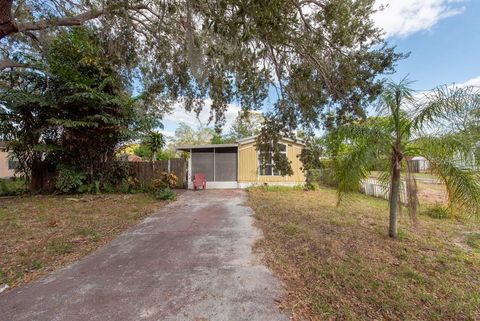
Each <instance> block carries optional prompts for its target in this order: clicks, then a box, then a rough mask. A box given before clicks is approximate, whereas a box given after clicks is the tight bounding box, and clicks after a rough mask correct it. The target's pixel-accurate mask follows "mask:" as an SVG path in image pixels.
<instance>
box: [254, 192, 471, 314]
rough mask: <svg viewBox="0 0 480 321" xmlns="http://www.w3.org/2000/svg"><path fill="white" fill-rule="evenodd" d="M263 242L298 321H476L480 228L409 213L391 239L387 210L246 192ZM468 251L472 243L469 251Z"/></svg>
mask: <svg viewBox="0 0 480 321" xmlns="http://www.w3.org/2000/svg"><path fill="white" fill-rule="evenodd" d="M249 196H250V197H249V199H250V200H249V202H250V205H251V206H252V207H253V208H254V210H255V213H256V217H257V219H258V224H259V227H261V228H262V230H263V231H264V235H265V238H264V239H263V240H261V241H259V242H258V244H257V248H258V249H259V250H260V251H262V252H264V253H265V260H266V262H267V265H268V266H269V267H270V268H272V269H273V270H274V271H275V272H276V273H277V274H278V275H279V276H280V277H281V279H283V281H284V282H285V284H286V286H287V290H288V295H287V297H286V298H285V300H284V302H283V305H284V306H285V308H287V309H290V310H291V311H292V312H293V315H294V319H295V320H305V319H306V320H476V319H480V249H479V248H477V247H476V246H472V245H471V244H474V245H475V244H477V243H476V237H475V236H472V235H476V236H478V235H479V234H473V233H476V232H478V230H479V229H480V227H479V226H478V225H476V224H473V223H467V222H459V221H454V220H451V219H444V220H438V219H433V218H430V217H427V216H421V217H420V225H419V227H417V228H413V227H411V226H410V224H409V222H408V221H409V220H408V217H406V212H405V213H404V216H403V217H401V223H400V231H399V235H400V238H399V240H391V239H389V238H388V237H387V224H388V211H387V203H386V202H385V201H383V200H380V199H374V198H371V197H367V196H363V195H357V196H355V197H353V198H352V199H351V200H350V201H349V202H348V203H346V204H344V205H342V206H341V207H336V193H335V191H334V190H331V189H322V190H319V191H308V192H306V191H299V190H288V189H273V191H272V190H270V191H269V190H268V189H264V188H257V189H250V190H249ZM469 244H470V245H469Z"/></svg>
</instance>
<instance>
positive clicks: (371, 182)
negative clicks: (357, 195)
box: [360, 178, 407, 204]
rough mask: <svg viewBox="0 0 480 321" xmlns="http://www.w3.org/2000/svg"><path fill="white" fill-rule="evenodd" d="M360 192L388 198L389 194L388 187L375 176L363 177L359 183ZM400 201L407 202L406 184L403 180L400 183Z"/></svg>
mask: <svg viewBox="0 0 480 321" xmlns="http://www.w3.org/2000/svg"><path fill="white" fill-rule="evenodd" d="M360 189H361V192H362V193H363V194H365V195H370V196H373V197H378V198H383V199H386V200H388V199H389V196H390V187H389V186H385V185H384V184H382V183H381V182H380V181H379V180H378V179H376V178H368V179H364V180H363V181H362V183H361V187H360ZM400 202H402V203H403V204H406V203H407V186H406V184H405V182H404V181H401V183H400Z"/></svg>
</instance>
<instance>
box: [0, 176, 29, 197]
mask: <svg viewBox="0 0 480 321" xmlns="http://www.w3.org/2000/svg"><path fill="white" fill-rule="evenodd" d="M24 191H25V181H24V180H18V179H1V178H0V196H14V195H20V194H22V193H23V192H24Z"/></svg>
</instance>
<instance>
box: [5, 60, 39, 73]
mask: <svg viewBox="0 0 480 321" xmlns="http://www.w3.org/2000/svg"><path fill="white" fill-rule="evenodd" d="M7 68H31V69H37V70H43V69H42V68H40V67H38V66H35V65H32V64H22V63H20V62H16V61H13V60H11V59H8V58H5V59H3V60H0V71H3V70H5V69H7Z"/></svg>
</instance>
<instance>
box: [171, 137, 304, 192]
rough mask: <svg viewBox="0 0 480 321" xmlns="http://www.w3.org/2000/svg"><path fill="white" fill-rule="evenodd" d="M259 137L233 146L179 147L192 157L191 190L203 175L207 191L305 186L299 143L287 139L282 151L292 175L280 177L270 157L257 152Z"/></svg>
mask: <svg viewBox="0 0 480 321" xmlns="http://www.w3.org/2000/svg"><path fill="white" fill-rule="evenodd" d="M255 139H256V137H248V138H244V139H240V140H238V141H237V142H236V143H233V144H211V145H185V146H177V147H176V150H177V151H185V152H189V153H190V157H189V160H188V182H189V183H188V188H193V183H192V181H193V176H194V175H195V173H199V172H201V173H204V174H205V176H206V179H207V188H246V187H249V186H254V185H263V184H269V185H290V186H292V185H297V184H303V183H305V176H304V174H303V171H302V169H301V167H302V162H301V161H300V159H299V158H298V157H297V156H298V155H300V153H301V151H302V149H303V148H304V147H305V144H303V143H302V142H300V141H294V140H291V139H288V138H284V139H282V140H281V142H279V143H280V144H281V149H282V150H283V153H285V154H286V155H287V157H288V159H289V160H290V161H291V165H292V170H293V175H291V176H281V175H280V174H279V173H278V171H277V170H276V168H275V164H273V162H272V157H271V155H262V154H261V153H260V152H259V151H257V150H256V148H255Z"/></svg>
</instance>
